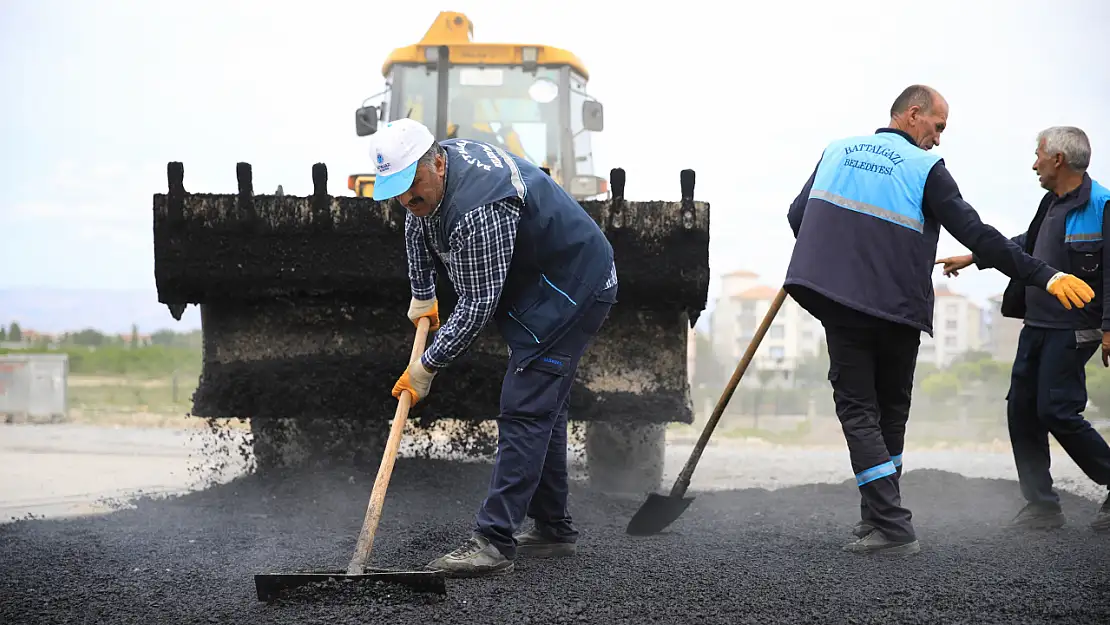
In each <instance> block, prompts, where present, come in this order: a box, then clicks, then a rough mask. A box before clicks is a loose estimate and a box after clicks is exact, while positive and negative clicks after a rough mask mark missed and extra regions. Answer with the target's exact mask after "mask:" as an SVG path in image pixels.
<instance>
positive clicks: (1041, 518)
mask: <svg viewBox="0 0 1110 625" xmlns="http://www.w3.org/2000/svg"><path fill="white" fill-rule="evenodd" d="M1065 522H1066V519H1065V518H1064V512H1063V510H1061V509H1060V508H1059V507H1056V506H1051V505H1045V504H1038V503H1031V504H1028V505H1026V506H1025V507H1024V508H1022V509H1021V511H1020V512H1018V513H1017V516H1015V517H1014V519H1013V520H1012V521H1010V525H1009V526H1010V527H1013V528H1022V529H1033V530H1054V529H1058V528H1061V527H1063V526H1064V523H1065Z"/></svg>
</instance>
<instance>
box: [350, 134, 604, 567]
mask: <svg viewBox="0 0 1110 625" xmlns="http://www.w3.org/2000/svg"><path fill="white" fill-rule="evenodd" d="M371 154H372V156H373V158H374V162H375V165H376V167H377V178H376V180H375V183H374V199H376V200H379V201H380V200H388V199H396V200H397V201H398V202H400V203H401V204H402V205H403V206H404V207H405V208H406V209H407V210H408V214H407V215H406V218H405V240H406V249H407V253H408V266H409V278H410V281H411V287H412V293H411V297H412V299H411V303H410V305H409V311H408V316H409V318H410V319H412V320H413V323H415V322H416V321H417V320H418V319H420V318H421V317H429V318H430V319H431V327H432V328H438V331H437V332H436V335H435V338H434V340H433V341H432V342H431V345H430V346H429V347H428V349H427V350H426V351H425V352H424V354H423V355H422V356H421V357H420V358H418V359H416V360H414V361H413V362H412V363H410V364H409V366H408V368H407V369H406V370H405V372H404V373H403V374H402V375H401V377H400V379H398V380H397V383H396V384H395V385H394V387H393V396H394V397H399V396H400V393H401V392H402V391H404V390H407V391H409V392H410V393H412V395H413V401H415V402H419V401H421V400H423V399H424V398H426V397H427V396H428V392H429V391H430V389H431V384H432V379H433V378H434V377H435V376H436V375H437V374H438V373H439V372H440V371H441V370H443V369H445V368H446V367H448V366H449V365H450V364H451V363H452V362H453V361H455V359H457V358H458V357H459V356H461V355H462V354H463V353H464V352H466V350H467V349H468V348H469V347H470V345H471V344H472V343H473V342H474V340H475V339H476V338H477V337H478V335H479V333H480V332H481V331H482V329H483V328H484V327H485V326H486V324H487V323H489V322H490V321H491V320H492V321H493V322H494V323H495V324H496V327H497V329H498V330H499V332H500V334H501V336H502V337H503V338H504V339H505V341H506V342H507V343H508V345H509V348H510V351H509V357H508V366H507V368H506V372H505V377H504V380H503V382H502V387H501V402H500V404H501V405H500V414H499V415H498V417H497V425H498V450H497V460H496V463H495V465H494V468H493V476H492V478H491V480H490V486H489V492H488V495H487V497H486V499H485V501H484V502H483V503H482V505H481V507H480V508H479V510H478V514H477V519H476V521H475V525H474V529H473V532H472V535H471V537H470V538H468V539H467V540H466V541H465V542H464V544H463V545H462V546H460V547H459V548H458V549H456V550H455V551H452V552H451V553H448V554H446V555H444V556H443V557H441V558H438V559H436V560H434V561H433V562H431V563H430V564H429V567H430V568H433V569H438V570H444V571H446V572H447V573H448V574H449V575H452V576H460V577H462V576H467V577H469V576H477V575H489V574H501V573H506V572H509V571H511V570H512V569H513V562H514V560H515V559H516V556H517V553H518V552H520V553H521V554H532V555H536V556H565V555H572V554H574V553H575V544H576V542H577V539H578V531H577V530H576V529H575V527H574V525H573V523H572V521H571V515H570V512H569V511H568V510H567V491H568V476H567V400H568V397H569V395H570V389H571V386H572V385H573V383H574V378H575V371H576V369H577V366H578V362H579V359H580V358H581V356H582V354H583V352H584V351H585V350H586V347H587V345H588V344H589V342H590V341H591V339H592V338H593V337H594V335H595V334H596V333H597V332H598V330H599V329H600V328H601V326H602V324H603V323H604V322H605V319H606V317H607V316H608V313H609V310H610V307H611V306H612V305H613V304H614V303H616V295H617V274H616V265H615V264H614V261H613V248H612V246H611V245H610V244H609V241H608V240H607V239H606V238H605V235H604V233H602V231H601V229H600V228H599V227H598V226H597V224H596V223H595V222H594V221H593V219H592V218H591V217H590V216H589V215H588V214H587V213H586V211H585V210H583V209H582V207H581V206H580V205H579V204H578V203H577V202H576V201H575V200H574V198H573V197H571V196H570V194H568V193H567V192H566V191H565V190H564V189H562V188H561V187H560V186H559V185H558V184H556V183H555V181H554V180H552V179H551V177H550V176H548V175H547V174H545V173H544V172H543V171H541V170H540V169H539V168H537V167H536V166H535V165H532V164H531V163H529V162H528V161H527V160H525V159H521V158H518V157H516V156H513V155H511V154H509V153H508V152H506V151H505V150H504V149H502V148H500V147H498V146H494V145H490V144H487V143H481V142H476V141H469V140H465V139H449V140H446V141H442V142H436V141H435V139H434V137H433V136H432V133H431V132H429V131H428V129H427V128H426V127H424V126H423V125H422V124H420V123H419V122H416V121H413V120H411V119H400V120H396V121H393V122H390V123H388V124H386V125H385V127H384V128H383V129H382V130H381V131H379V133H378V134H377V135H376V136H375V141H374V147H373V148H372V150H371ZM437 271H445V272H446V275H447V276H448V277H449V278H450V280H451V283H452V285H453V286H454V288H455V290H456V292H457V293H458V295H459V299H458V304H457V306H456V307H455V309H454V311H453V312H452V313H451V316H450V317H449V318H448V319H447V320H446V322H445V323H443V324H442V326H441V325H440V320H439V309H438V305H437V300H436V295H435V276H436V274H437ZM525 516H528V517H531V518H532V519H533V520H534V522H535V526H534V528H532V529H531V530H529V531H527V532H523V533H518V532H517V530H518V528H519V527H520V526H521V525H522V523H523V522H524V517H525Z"/></svg>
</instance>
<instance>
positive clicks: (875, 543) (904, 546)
mask: <svg viewBox="0 0 1110 625" xmlns="http://www.w3.org/2000/svg"><path fill="white" fill-rule="evenodd" d="M843 550H844V551H847V552H849V553H860V554H869V553H877V554H880V555H884V556H910V555H913V554H915V553H918V552H919V551H921V544H920V543H918V542H917V540H916V539H914V540H911V541H909V542H895V541H893V540H890V539H889V538H887V537H886V534H883V532H882V531H881V530H878V529H872V530H871V531H870V532H868V533H867V534H866V535H865V536H864V537H863V538H860V539H859V540H856V541H852V542H850V543H848V544H847V545H844V547H843Z"/></svg>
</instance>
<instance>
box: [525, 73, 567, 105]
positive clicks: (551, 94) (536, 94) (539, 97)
mask: <svg viewBox="0 0 1110 625" xmlns="http://www.w3.org/2000/svg"><path fill="white" fill-rule="evenodd" d="M558 95H559V85H556V84H555V81H553V80H551V79H549V78H539V79H537V80H536V82H534V83H532V86H531V87H528V97H530V98H532V99H533V100H535V101H536V102H539V103H540V104H547V103H548V102H551V101H552V100H554V99H555V98H556V97H557V96H558Z"/></svg>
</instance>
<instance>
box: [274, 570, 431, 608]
mask: <svg viewBox="0 0 1110 625" xmlns="http://www.w3.org/2000/svg"><path fill="white" fill-rule="evenodd" d="M445 578H446V574H445V573H444V572H443V571H388V570H385V569H366V571H365V572H364V573H361V574H358V575H349V574H348V573H347V571H303V572H297V573H262V574H259V575H255V576H254V588H255V592H256V593H257V594H258V600H259V601H272V600H274V599H277V598H278V597H280V596H281V594H282V592H284V591H287V590H292V589H294V588H300V587H302V586H308V585H309V584H318V583H320V582H326V581H328V580H335V581H337V582H351V583H371V584H372V583H375V582H384V583H390V584H401V585H404V586H408V587H410V588H413V589H414V590H418V591H421V592H433V593H437V594H440V595H446V594H447V582H446V581H445Z"/></svg>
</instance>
